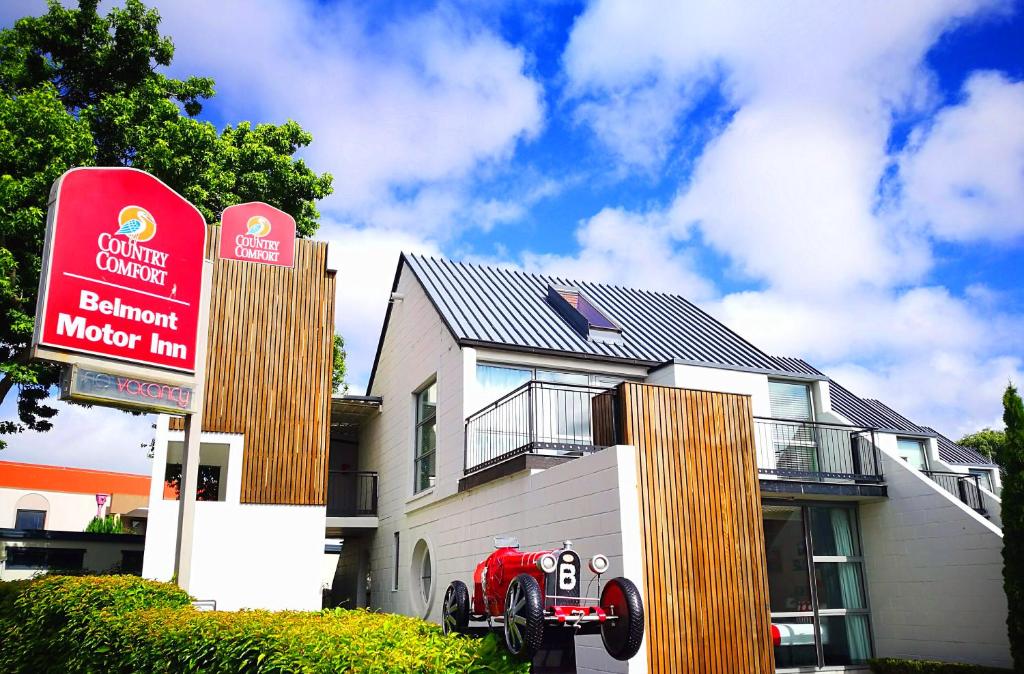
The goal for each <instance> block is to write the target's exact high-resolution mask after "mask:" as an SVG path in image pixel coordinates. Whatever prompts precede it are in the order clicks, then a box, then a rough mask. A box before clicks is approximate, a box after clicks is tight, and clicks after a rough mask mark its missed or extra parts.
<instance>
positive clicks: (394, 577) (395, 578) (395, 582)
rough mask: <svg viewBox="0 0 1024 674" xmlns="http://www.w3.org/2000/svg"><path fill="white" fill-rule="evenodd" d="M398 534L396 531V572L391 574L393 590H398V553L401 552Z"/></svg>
mask: <svg viewBox="0 0 1024 674" xmlns="http://www.w3.org/2000/svg"><path fill="white" fill-rule="evenodd" d="M398 536H399V534H398V532H397V531H396V532H395V572H394V574H393V575H392V576H391V589H392V590H397V589H398V553H399V539H398Z"/></svg>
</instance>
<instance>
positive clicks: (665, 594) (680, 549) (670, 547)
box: [619, 383, 775, 674]
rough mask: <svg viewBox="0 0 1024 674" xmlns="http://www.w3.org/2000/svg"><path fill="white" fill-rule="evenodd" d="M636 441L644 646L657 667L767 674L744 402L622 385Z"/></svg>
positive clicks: (758, 525) (627, 430)
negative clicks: (643, 579)
mask: <svg viewBox="0 0 1024 674" xmlns="http://www.w3.org/2000/svg"><path fill="white" fill-rule="evenodd" d="M619 403H620V423H621V433H622V442H623V443H624V444H629V445H633V446H635V447H636V448H637V449H638V457H639V458H638V462H639V466H638V468H639V470H638V476H639V489H640V509H641V520H642V529H643V531H642V536H643V543H644V545H643V548H644V549H643V560H644V574H645V592H644V595H645V597H646V600H647V606H646V608H647V626H648V627H647V630H648V631H647V654H648V659H649V663H650V671H651V672H656V673H659V674H677V673H680V674H681V673H685V674H738V673H743V674H770V673H771V672H774V671H775V667H774V664H773V656H772V648H771V637H770V632H769V630H770V614H769V602H768V578H767V566H766V562H765V551H764V530H763V528H762V527H763V525H762V521H761V499H760V492H759V487H758V477H757V463H756V458H755V451H754V439H753V438H754V435H753V417H752V414H751V407H750V398H749V397H747V396H741V395H732V394H726V393H711V392H707V391H691V390H687V389H679V388H668V387H662V386H649V385H646V384H633V383H625V384H622V385H621V386H620V387H619Z"/></svg>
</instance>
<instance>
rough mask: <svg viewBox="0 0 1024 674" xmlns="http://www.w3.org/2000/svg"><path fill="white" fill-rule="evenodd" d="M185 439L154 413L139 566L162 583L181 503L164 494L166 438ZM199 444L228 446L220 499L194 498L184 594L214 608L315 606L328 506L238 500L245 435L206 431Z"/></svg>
mask: <svg viewBox="0 0 1024 674" xmlns="http://www.w3.org/2000/svg"><path fill="white" fill-rule="evenodd" d="M182 440H183V434H182V433H180V432H170V431H168V430H167V417H166V416H161V417H159V418H158V421H157V432H156V445H155V451H154V457H153V480H152V485H151V487H150V499H149V523H148V528H147V529H146V551H145V557H144V561H143V567H142V575H143V576H144V577H146V578H152V579H155V580H164V581H167V580H170V579H171V577H172V575H173V573H174V541H175V532H176V529H177V518H178V501H171V500H164V498H163V483H164V470H165V468H164V466H165V465H166V463H167V451H168V444H169V443H173V442H175V441H178V442H180V441H182ZM202 442H203V443H204V444H206V443H211V444H216V445H225V446H227V447H228V448H229V450H228V451H229V457H228V465H227V476H226V480H225V484H224V486H223V487H222V491H223V492H224V494H225V500H224V501H212V502H211V501H201V502H198V503H196V514H195V531H194V537H195V538H194V541H195V542H194V544H193V557H192V579H191V584H190V586H189V587H188V588H187V589H188V591H189V594H191V595H192V596H193V597H196V598H197V599H214V600H216V601H217V608H218V609H222V610H228V611H231V610H237V609H240V608H265V609H271V610H277V609H296V610H316V609H319V608H320V606H321V587H322V582H323V578H322V577H323V575H324V562H325V560H324V522H325V521H326V517H327V509H326V507H325V506H285V505H257V504H246V503H240V493H241V479H242V449H243V440H242V437H241V436H239V435H232V434H224V433H203V434H202ZM222 479H224V478H223V477H222Z"/></svg>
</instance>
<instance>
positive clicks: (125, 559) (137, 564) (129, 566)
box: [121, 550, 142, 576]
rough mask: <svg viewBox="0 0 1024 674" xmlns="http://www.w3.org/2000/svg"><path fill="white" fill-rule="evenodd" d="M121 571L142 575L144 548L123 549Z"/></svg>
mask: <svg viewBox="0 0 1024 674" xmlns="http://www.w3.org/2000/svg"><path fill="white" fill-rule="evenodd" d="M121 573H130V574H132V575H135V576H141V575H142V550H122V551H121Z"/></svg>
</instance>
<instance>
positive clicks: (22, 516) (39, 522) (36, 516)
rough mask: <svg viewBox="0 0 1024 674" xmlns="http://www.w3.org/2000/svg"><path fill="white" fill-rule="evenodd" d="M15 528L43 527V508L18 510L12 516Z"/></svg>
mask: <svg viewBox="0 0 1024 674" xmlns="http://www.w3.org/2000/svg"><path fill="white" fill-rule="evenodd" d="M14 528H15V529H45V528H46V511H45V510H18V512H17V514H16V515H15V517H14Z"/></svg>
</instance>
